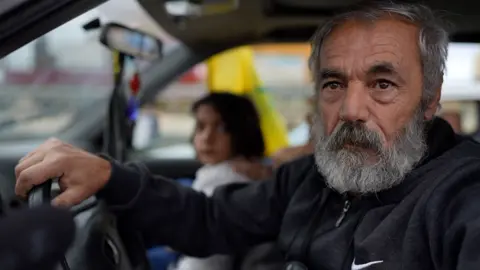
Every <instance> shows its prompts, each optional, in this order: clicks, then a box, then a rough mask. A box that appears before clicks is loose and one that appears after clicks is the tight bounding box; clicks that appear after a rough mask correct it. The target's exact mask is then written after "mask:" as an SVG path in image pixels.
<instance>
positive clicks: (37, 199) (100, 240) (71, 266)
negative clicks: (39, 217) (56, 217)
mask: <svg viewBox="0 0 480 270" xmlns="http://www.w3.org/2000/svg"><path fill="white" fill-rule="evenodd" d="M55 184H56V181H54V180H49V181H47V182H46V183H44V184H42V185H39V186H36V187H34V188H33V189H32V191H31V192H30V193H29V195H28V206H29V207H36V206H39V205H42V204H45V203H50V201H51V200H52V199H53V198H54V196H55V195H54V192H55V190H57V191H59V188H55ZM57 194H58V193H57ZM71 211H73V213H74V216H75V218H74V219H75V226H76V235H75V240H74V242H73V244H72V246H71V247H70V249H69V250H68V251H67V253H66V254H65V258H64V259H63V260H62V261H61V262H60V265H61V268H60V269H63V270H87V269H88V270H97V269H98V270H100V269H102V270H104V269H105V270H110V269H111V270H132V269H138V268H136V267H135V268H134V267H133V266H132V263H131V261H130V258H129V256H128V252H127V250H126V249H125V246H124V244H123V241H122V239H121V238H120V234H119V231H118V229H117V226H116V218H115V216H114V215H113V214H111V213H110V212H109V211H108V209H107V206H106V205H105V204H104V203H103V202H102V201H99V200H97V199H96V198H95V197H91V198H89V199H87V200H85V201H83V202H82V203H80V204H79V205H76V206H74V207H72V208H71ZM141 252H143V254H145V249H143V250H141ZM144 256H145V261H146V255H144ZM142 269H143V268H142Z"/></svg>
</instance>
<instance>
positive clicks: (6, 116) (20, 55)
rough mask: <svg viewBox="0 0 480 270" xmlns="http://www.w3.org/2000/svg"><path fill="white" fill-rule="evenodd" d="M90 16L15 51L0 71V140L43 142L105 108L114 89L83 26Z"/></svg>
mask: <svg viewBox="0 0 480 270" xmlns="http://www.w3.org/2000/svg"><path fill="white" fill-rule="evenodd" d="M97 16H98V13H97V12H96V10H91V11H89V12H87V13H85V14H83V15H80V16H79V17H77V18H75V19H73V20H71V21H69V22H67V23H66V24H64V25H62V26H60V27H58V28H56V29H55V30H53V31H51V32H49V33H47V34H45V35H44V36H42V37H40V38H38V39H36V40H34V41H32V42H30V43H29V44H27V45H25V46H23V47H21V48H19V49H17V50H16V51H14V52H12V53H11V54H9V55H7V56H6V57H5V58H3V59H2V60H1V65H0V74H1V76H0V84H1V85H2V86H1V88H2V89H1V91H0V103H1V104H0V140H6V139H10V138H11V139H19V138H25V139H30V138H37V137H47V136H52V135H56V134H58V133H61V132H62V131H63V130H65V129H66V128H67V127H69V126H70V125H72V124H73V123H75V122H76V121H81V118H82V117H88V115H86V114H84V111H85V110H86V108H88V106H92V104H95V103H98V102H100V103H99V104H101V105H98V106H105V105H106V104H107V101H108V96H109V93H110V91H111V89H112V79H111V77H112V75H111V65H112V62H111V56H110V53H109V51H108V50H107V49H105V48H104V47H103V46H102V45H101V44H100V43H99V42H98V39H97V36H98V34H96V35H95V34H93V33H89V32H85V31H84V30H83V28H82V26H83V25H84V24H85V23H87V22H89V21H91V20H92V19H94V18H96V17H97Z"/></svg>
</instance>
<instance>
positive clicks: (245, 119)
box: [192, 92, 265, 159]
mask: <svg viewBox="0 0 480 270" xmlns="http://www.w3.org/2000/svg"><path fill="white" fill-rule="evenodd" d="M202 105H209V106H212V108H213V109H214V110H215V111H216V112H217V113H218V114H219V115H220V117H221V119H222V121H223V123H224V125H225V130H226V132H228V134H230V136H231V141H232V146H231V148H232V154H233V156H234V157H238V156H240V157H244V158H248V159H252V158H261V157H263V156H264V154H265V142H264V140H263V134H262V129H261V127H260V117H259V115H258V112H257V110H256V108H255V105H254V104H253V103H252V102H251V101H250V99H249V98H247V97H244V96H239V95H234V94H230V93H223V92H222V93H211V94H209V95H207V96H205V97H203V98H201V99H200V100H197V101H196V102H195V103H194V104H193V107H192V113H193V114H195V113H196V112H197V110H198V108H200V106H202Z"/></svg>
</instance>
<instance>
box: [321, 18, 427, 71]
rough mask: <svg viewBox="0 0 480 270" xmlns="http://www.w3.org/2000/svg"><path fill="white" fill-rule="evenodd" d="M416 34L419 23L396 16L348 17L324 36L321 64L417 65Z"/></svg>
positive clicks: (396, 66) (397, 66)
mask: <svg viewBox="0 0 480 270" xmlns="http://www.w3.org/2000/svg"><path fill="white" fill-rule="evenodd" d="M418 37H419V29H418V26H416V25H414V24H412V23H410V22H408V21H406V20H401V19H398V18H396V17H385V18H380V19H377V20H375V21H371V20H370V21H369V20H360V19H351V20H348V21H345V22H344V23H342V24H340V25H337V26H336V27H335V28H333V30H332V31H331V32H330V34H329V35H328V36H327V37H326V38H325V40H324V43H323V44H322V48H321V51H320V60H321V61H320V66H321V67H329V68H331V67H338V68H346V67H352V68H353V67H354V66H357V67H360V66H364V67H365V68H367V67H368V66H371V65H373V64H375V63H379V62H381V63H390V64H391V65H392V66H393V67H395V68H396V69H397V68H400V69H401V68H402V67H403V68H408V66H411V65H420V52H419V47H418Z"/></svg>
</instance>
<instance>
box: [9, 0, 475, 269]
mask: <svg viewBox="0 0 480 270" xmlns="http://www.w3.org/2000/svg"><path fill="white" fill-rule="evenodd" d="M105 2H107V3H105ZM127 2H132V3H134V5H136V6H137V7H139V8H140V9H141V10H142V11H141V12H142V14H143V15H142V16H145V17H148V21H149V22H152V24H153V26H149V27H152V28H149V29H147V30H145V29H141V30H145V33H149V32H152V31H157V30H156V29H161V30H162V32H164V33H166V35H168V36H169V38H170V39H173V40H175V45H172V46H171V48H167V47H168V46H167V45H169V42H167V41H165V40H164V39H160V38H158V42H159V44H161V46H162V50H163V53H161V55H158V56H157V57H154V58H153V59H148V61H147V60H145V59H143V60H145V61H144V62H148V63H146V64H145V67H144V68H140V77H141V87H140V92H139V93H138V95H137V97H138V102H139V106H140V107H141V108H143V107H144V106H147V105H148V104H149V103H151V102H152V101H153V100H156V99H161V98H162V95H160V94H161V93H162V92H163V91H166V90H169V91H170V92H172V91H173V93H172V95H173V94H175V93H174V90H176V89H171V87H170V86H171V85H172V84H173V83H174V82H176V81H178V80H179V78H181V77H182V76H185V74H187V73H188V72H189V71H190V70H192V69H193V68H195V67H196V66H197V65H199V64H201V63H202V62H203V61H205V60H206V59H208V58H209V57H211V56H213V55H215V54H217V53H220V52H223V51H225V50H228V49H231V48H235V47H238V46H242V45H261V44H267V43H268V44H272V43H275V44H291V43H302V44H306V42H308V40H309V39H310V37H311V36H312V34H313V33H314V31H315V29H316V28H317V27H318V26H319V25H321V24H322V22H323V21H325V20H326V19H327V18H329V17H331V16H332V15H333V14H335V13H337V12H339V11H342V10H344V9H347V8H349V7H351V6H353V5H361V4H362V3H363V2H364V1H357V0H337V1H332V0H261V1H259V0H203V1H201V0H164V1H158V0H138V1H136V0H110V1H105V0H17V1H0V56H1V57H2V58H4V59H6V60H8V59H13V58H11V57H10V56H11V55H13V54H14V53H16V54H17V55H20V53H19V51H21V50H20V49H21V48H25V47H26V46H30V45H31V44H32V42H33V41H37V43H38V41H39V40H41V39H42V37H43V36H46V35H50V33H55V31H56V29H57V28H58V29H60V28H61V27H64V26H65V27H66V26H67V25H68V24H69V23H70V22H71V21H74V20H75V18H78V17H79V16H81V15H82V14H84V13H86V12H90V11H91V10H93V9H96V8H97V7H99V6H100V7H101V6H102V5H109V7H115V6H119V7H120V6H122V5H127ZM405 2H408V1H405ZM422 2H423V3H425V4H427V5H429V6H431V7H432V8H434V9H436V10H440V11H441V14H442V16H445V17H446V18H447V19H448V21H450V22H451V33H452V34H451V41H452V42H454V43H465V44H470V43H479V42H480V15H478V14H479V13H478V11H477V10H476V6H478V5H477V1H474V0H460V1H448V0H426V1H422ZM104 10H108V8H105V9H104ZM127 14H128V13H127ZM103 15H104V14H102V13H101V12H100V13H98V14H97V13H95V14H94V15H92V16H90V17H89V18H90V19H89V20H83V21H82V22H81V23H77V24H76V25H77V26H76V27H77V28H78V31H82V33H83V32H89V31H90V30H91V29H97V30H98V29H102V27H103V31H105V26H106V25H107V24H104V23H103V22H102V16H103ZM122 23H123V22H122ZM62 25H64V26H62ZM82 25H83V27H82ZM129 27H131V30H132V31H133V28H135V27H137V26H135V22H132V24H131V25H129ZM138 28H139V29H140V28H141V27H138ZM147 28H148V27H147ZM65 29H66V28H65ZM89 29H90V30H89ZM152 29H155V30H152ZM148 30H150V31H148ZM145 35H147V34H145ZM52 36H53V34H52ZM89 40H90V41H89V42H91V40H94V42H95V43H96V44H97V45H98V46H104V47H108V46H107V45H108V44H106V42H105V41H104V42H103V45H102V42H101V40H100V38H99V37H98V35H97V36H94V37H89ZM58 42H59V43H60V42H64V41H62V40H61V39H58ZM97 45H95V46H97ZM32 46H33V45H32ZM72 46H73V45H72ZM23 53H24V54H23V56H18V57H24V58H25V57H28V54H27V53H25V52H23ZM68 54H69V55H70V54H75V49H72V51H70V52H69V53H68ZM106 55H107V56H108V57H110V56H111V54H110V51H108V53H106ZM12 57H13V56H12ZM93 57H95V56H93ZM138 58H141V57H138ZM15 59H16V58H15ZM72 59H73V58H72ZM79 59H80V58H79ZM109 59H110V58H109ZM140 60H142V59H140ZM124 61H129V60H128V59H127V58H126V59H124ZM7 62H9V63H10V62H12V61H7ZM13 62H15V61H13ZM106 62H107V64H108V63H111V60H107V61H106ZM2 66H3V64H2ZM131 69H132V68H131V67H130V70H126V71H125V73H129V74H131V73H132V71H131ZM0 70H3V69H2V68H0ZM111 70H112V67H111V66H108V65H107V66H106V67H105V72H104V75H105V76H104V77H102V78H99V81H98V85H99V89H100V88H101V91H100V90H98V91H97V93H96V95H97V96H95V98H90V99H86V98H85V96H86V95H90V94H89V93H90V92H91V91H90V92H88V89H87V90H85V89H83V90H81V91H80V90H78V91H77V90H75V91H70V92H75V93H73V94H72V95H71V96H65V99H64V100H62V101H61V102H59V103H58V104H56V103H55V99H54V98H51V96H52V95H57V94H58V95H59V93H60V92H55V91H58V89H57V90H55V91H53V90H52V92H51V93H50V92H49V91H50V90H51V89H48V87H49V84H48V83H43V82H40V83H41V84H42V87H41V88H40V90H39V91H42V92H43V93H44V94H45V97H43V101H42V102H45V104H47V105H44V106H45V107H50V108H53V107H56V108H57V107H58V108H59V109H58V110H59V111H62V110H63V111H65V112H66V114H67V112H68V115H69V119H68V120H65V121H66V123H65V124H62V125H61V126H60V127H56V126H55V127H53V128H52V130H47V131H44V132H42V133H39V135H35V134H34V135H35V136H33V135H32V134H31V133H29V132H24V133H12V134H13V135H12V134H8V132H7V129H11V130H14V129H13V127H14V126H15V125H17V124H18V125H20V124H22V123H24V122H25V121H26V120H25V119H26V118H25V119H24V120H22V121H18V120H15V119H16V118H8V117H6V116H5V115H7V112H5V115H0V195H1V198H2V202H3V204H4V207H5V208H8V207H9V206H15V205H18V201H17V200H16V197H15V195H14V185H15V173H14V168H15V165H16V164H17V162H18V161H19V159H20V158H21V157H22V156H24V155H25V154H27V153H28V152H29V151H31V150H33V149H34V148H35V147H36V146H38V145H39V144H41V143H42V142H43V141H44V140H45V139H47V138H49V137H58V138H60V139H62V140H65V141H67V142H69V143H71V144H73V145H75V146H78V147H81V148H83V149H85V150H87V151H90V152H92V153H100V152H107V154H109V155H111V156H113V157H115V158H117V159H120V160H122V161H125V162H128V161H134V162H144V163H145V164H146V166H147V167H148V168H149V169H150V171H151V172H152V173H153V174H159V175H163V176H166V177H168V178H171V179H185V178H189V179H194V178H195V173H196V171H197V170H198V169H199V168H200V166H201V164H200V163H199V162H198V161H196V160H195V157H194V155H193V154H191V153H190V154H189V153H187V154H185V155H184V156H182V155H164V156H161V155H159V154H158V153H159V151H160V150H161V149H160V148H162V147H163V148H164V147H167V146H168V147H170V146H172V145H175V144H177V143H178V142H182V143H186V144H188V137H189V136H188V132H190V131H185V132H184V134H185V136H184V137H185V138H182V139H181V140H176V139H175V138H168V140H166V141H161V140H162V139H165V138H162V136H160V137H159V138H158V140H159V142H157V143H155V144H154V145H155V146H152V147H144V148H140V149H139V148H138V147H135V146H134V145H133V143H132V139H131V136H133V135H132V134H133V132H134V131H133V128H128V119H127V118H126V117H125V116H124V112H125V108H126V100H125V97H124V96H125V92H128V91H129V90H128V87H129V86H128V83H127V80H126V79H125V78H121V79H120V80H117V79H113V80H112V78H114V75H115V74H113V72H112V71H111ZM2 72H3V71H2ZM62 75H64V76H67V75H68V74H64V73H59V74H56V75H55V76H57V77H58V76H62ZM57 77H55V78H53V79H52V78H50V79H51V80H56V81H57V82H59V81H60V80H61V79H60V78H57ZM12 78H17V79H18V78H19V77H18V76H17V77H15V76H13V75H12ZM22 78H24V77H22ZM88 78H91V77H88ZM105 78H106V79H105ZM18 80H20V79H18ZM104 80H106V81H107V83H105V82H104ZM73 81H74V80H73ZM112 81H113V82H112ZM35 83H36V81H35V80H33V81H30V82H29V83H28V87H30V89H33V88H32V86H31V85H34V86H35ZM70 83H72V80H71V81H70ZM92 83H93V82H92ZM28 87H27V86H24V87H23V88H25V89H14V88H12V89H7V90H8V91H5V93H4V94H3V95H2V99H4V100H7V98H8V100H9V101H8V102H7V101H5V102H6V103H8V104H5V105H0V106H1V107H3V106H5V108H6V107H7V105H9V104H10V103H11V104H14V103H15V102H16V101H15V99H23V100H27V98H25V97H26V95H28V91H27V90H28V89H26V88H28ZM62 87H63V88H62V89H61V90H63V91H64V92H67V91H68V89H67V88H68V87H67V86H62ZM169 87H170V88H169ZM87 88H88V86H87ZM37 90H38V89H37ZM14 91H23V92H21V93H22V96H20V94H17V93H20V92H15V94H12V93H13V92H14ZM102 91H103V92H102ZM185 91H186V90H185ZM1 92H2V90H0V93H1ZM7 92H8V93H7ZM10 92H12V93H10ZM186 92H188V91H186ZM182 93H183V92H182ZM49 95H50V96H49ZM92 95H93V94H92ZM92 97H93V96H92ZM36 98H37V99H41V98H42V97H36ZM479 99H480V98H479ZM66 100H67V101H66ZM81 100H83V101H85V102H83V101H81ZM48 102H51V103H48ZM68 102H70V103H72V104H74V105H75V106H77V107H76V110H75V111H69V110H70V109H69V108H70V107H68V106H67V107H65V108H63V107H61V105H62V104H63V105H65V104H67V103H68ZM70 103H68V104H70ZM167 103H168V102H167ZM0 104H3V103H2V102H1V101H0ZM15 104H16V103H15ZM63 105H62V106H63ZM74 105H71V104H70V105H69V106H74ZM16 106H19V105H16ZM59 106H60V107H59ZM65 106H66V105H65ZM188 106H190V104H186V107H187V108H188ZM475 106H476V107H475V110H478V103H475ZM30 109H32V107H31V106H30V105H29V104H27V105H25V110H27V111H28V110H30ZM32 110H33V109H32ZM185 111H188V109H186V110H185ZM56 113H57V114H58V112H56ZM475 114H477V115H478V111H476V112H475ZM29 117H30V116H29ZM12 119H13V120H14V121H12ZM32 119H35V116H33V118H32ZM28 121H31V120H28ZM56 121H57V123H60V122H58V121H60V120H58V119H57V120H56ZM172 121H173V122H172ZM175 121H176V120H175V119H173V120H170V122H168V121H166V124H165V123H163V124H165V125H168V124H169V123H175ZM475 121H477V122H478V119H477V120H475ZM160 124H162V123H160ZM477 124H478V123H477ZM59 125H60V124H59ZM44 126H48V125H47V124H44ZM19 128H21V127H18V128H17V127H15V130H17V129H19ZM160 128H163V126H161V127H160ZM2 129H5V132H3V131H2ZM26 130H27V129H26ZM173 134H175V133H173ZM172 136H173V137H174V135H172ZM172 136H171V137H172ZM163 148H162V149H163ZM182 149H183V148H182ZM170 151H171V152H176V151H180V150H178V148H172V149H171V150H170ZM182 151H183V150H182ZM187 152H188V151H187ZM160 156H161V157H160ZM99 205H100V206H99V207H100V208H96V209H94V211H96V212H94V213H100V214H101V215H102V216H108V213H107V212H108V211H107V210H106V209H105V207H104V206H101V204H99ZM90 210H91V209H90ZM5 211H8V209H7V210H5ZM92 215H93V216H95V215H94V214H88V213H84V214H82V215H81V216H83V218H82V220H83V222H84V223H82V224H83V225H82V226H86V225H85V224H87V223H88V224H90V225H89V226H87V227H89V229H86V234H90V233H92V232H96V230H97V228H98V226H100V227H102V226H103V225H98V226H97V225H95V224H105V223H109V222H110V221H108V220H109V219H108V218H101V217H98V216H97V221H95V222H94V221H92V222H91V223H89V222H88V220H94V218H92ZM98 219H100V220H98ZM92 224H93V225H92ZM79 226H80V225H79ZM106 227H107V228H106V229H105V230H102V232H105V231H107V230H111V227H109V226H106ZM115 229H117V228H115ZM118 230H119V232H120V233H119V234H120V237H118V236H113V238H114V239H115V240H114V241H113V242H115V244H114V246H115V245H117V244H118V243H120V242H123V243H127V244H125V245H122V246H124V247H121V248H119V249H118V250H120V251H118V250H117V251H115V252H117V253H118V252H120V253H122V254H123V253H125V254H127V253H128V257H129V258H130V262H129V263H128V264H129V266H128V267H127V268H122V269H147V267H148V263H146V262H145V260H146V259H145V257H144V255H143V254H144V250H145V248H144V247H142V245H141V243H139V242H138V241H137V240H138V239H135V237H133V238H132V237H127V236H125V235H132V234H128V233H127V234H125V233H123V232H122V231H121V228H118ZM111 235H117V232H112V233H111ZM127 238H128V239H127ZM90 244H91V243H90V242H88V241H86V242H85V243H83V244H78V246H77V247H78V250H84V249H86V248H88V245H90ZM118 245H120V244H118ZM125 247H126V248H125ZM123 249H125V250H126V251H122V250H123ZM135 249H137V250H135ZM132 250H133V251H132ZM138 250H140V251H141V252H138ZM79 252H80V251H78V252H75V254H79ZM109 252H110V253H111V252H112V249H108V250H107V251H105V250H102V251H101V252H100V253H102V254H104V253H109ZM82 256H83V255H82ZM85 256H87V255H85ZM88 256H90V255H88ZM112 256H113V255H109V256H108V257H109V258H112ZM125 256H127V255H125ZM113 257H114V256H113ZM82 258H83V259H85V257H82ZM85 260H88V259H85ZM70 261H75V259H74V258H73V257H71V258H70ZM109 263H111V261H110V262H109ZM95 264H96V263H95V262H93V263H92V266H89V268H81V267H80V266H76V265H75V264H74V263H73V264H72V265H71V266H70V268H71V269H108V268H94V266H93V265H95ZM115 264H118V260H113V263H111V265H115ZM120 264H124V263H120ZM98 265H100V264H97V267H98ZM75 267H77V268H75ZM102 267H103V265H102ZM129 267H130V268H129ZM112 269H118V268H112Z"/></svg>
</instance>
